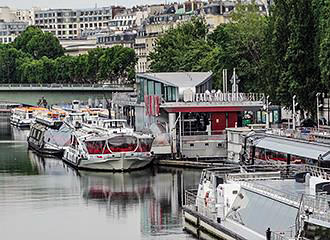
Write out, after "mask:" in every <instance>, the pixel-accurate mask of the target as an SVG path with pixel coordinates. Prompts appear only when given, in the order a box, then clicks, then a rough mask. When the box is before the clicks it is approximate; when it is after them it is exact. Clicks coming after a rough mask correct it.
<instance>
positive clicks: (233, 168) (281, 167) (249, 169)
mask: <svg viewBox="0 0 330 240" xmlns="http://www.w3.org/2000/svg"><path fill="white" fill-rule="evenodd" d="M206 171H209V172H212V174H214V175H217V174H222V175H223V174H225V173H257V172H264V173H265V172H277V171H279V172H280V173H281V176H282V178H288V177H292V176H294V174H295V173H297V172H302V171H305V168H304V165H303V164H289V165H287V164H262V165H261V164H259V165H224V166H223V167H216V168H209V169H206Z"/></svg>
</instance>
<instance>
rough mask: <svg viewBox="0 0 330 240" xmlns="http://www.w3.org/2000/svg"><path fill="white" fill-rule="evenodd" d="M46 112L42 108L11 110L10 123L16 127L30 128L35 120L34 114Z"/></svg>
mask: <svg viewBox="0 0 330 240" xmlns="http://www.w3.org/2000/svg"><path fill="white" fill-rule="evenodd" d="M40 111H48V109H46V108H42V107H18V108H14V109H12V110H11V116H10V123H11V124H12V125H14V126H17V127H21V128H24V127H30V125H31V124H32V123H33V122H34V120H35V112H40Z"/></svg>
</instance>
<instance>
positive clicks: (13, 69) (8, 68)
mask: <svg viewBox="0 0 330 240" xmlns="http://www.w3.org/2000/svg"><path fill="white" fill-rule="evenodd" d="M29 60H31V58H30V56H29V55H28V54H26V53H24V52H22V51H20V50H17V49H15V48H12V47H10V46H3V45H1V46H0V83H19V82H20V72H19V67H20V65H21V64H22V62H24V61H29Z"/></svg>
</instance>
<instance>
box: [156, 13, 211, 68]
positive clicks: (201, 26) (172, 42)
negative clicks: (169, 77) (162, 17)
mask: <svg viewBox="0 0 330 240" xmlns="http://www.w3.org/2000/svg"><path fill="white" fill-rule="evenodd" d="M206 35H207V26H206V24H205V23H204V22H203V20H202V19H200V18H194V19H193V20H192V21H190V22H186V23H183V24H180V25H179V26H178V27H176V28H171V29H170V30H168V32H167V33H166V34H164V35H162V36H161V37H159V38H158V39H157V42H156V46H155V49H154V51H153V52H152V53H151V54H150V60H151V69H152V71H155V72H161V71H166V72H175V71H193V69H195V68H196V69H197V68H198V61H199V60H201V59H202V58H203V56H206V54H207V52H208V51H209V50H210V48H209V46H208V45H207V44H206V40H205V38H206Z"/></svg>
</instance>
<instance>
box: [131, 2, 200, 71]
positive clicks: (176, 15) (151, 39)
mask: <svg viewBox="0 0 330 240" xmlns="http://www.w3.org/2000/svg"><path fill="white" fill-rule="evenodd" d="M193 16H194V15H193V12H191V11H190V12H189V13H186V12H185V11H184V9H183V8H178V9H176V8H175V7H174V6H172V7H171V8H168V9H167V10H165V11H164V13H163V14H159V15H152V16H150V17H148V18H147V19H146V21H145V23H144V25H143V27H142V28H140V30H139V32H138V34H137V37H136V39H135V45H134V50H135V53H136V55H137V57H138V62H137V64H136V67H135V70H136V72H137V73H144V72H148V71H149V66H150V62H149V61H148V56H149V54H150V52H151V51H152V50H153V49H154V47H155V45H156V40H157V38H158V37H159V35H160V34H162V33H164V32H166V31H167V30H168V29H170V28H171V27H175V26H177V25H178V24H180V23H181V22H184V21H189V20H191V18H192V17H193Z"/></svg>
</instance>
